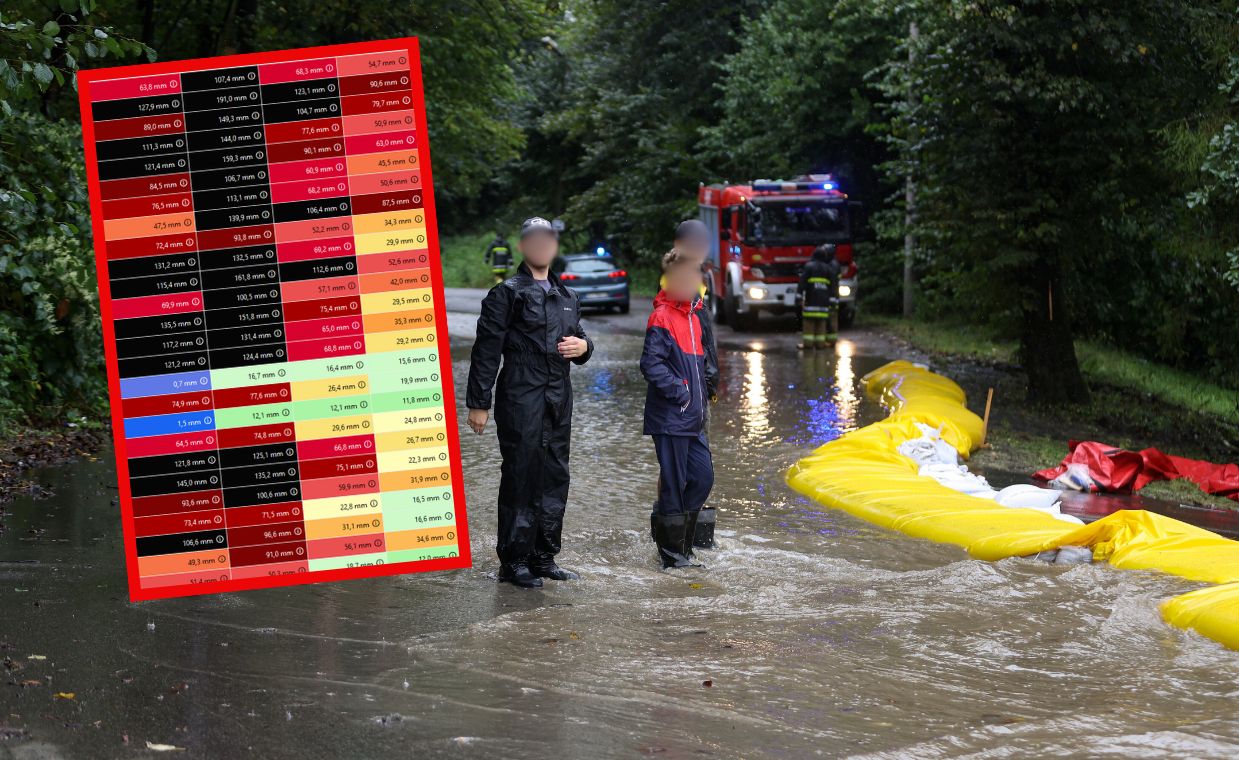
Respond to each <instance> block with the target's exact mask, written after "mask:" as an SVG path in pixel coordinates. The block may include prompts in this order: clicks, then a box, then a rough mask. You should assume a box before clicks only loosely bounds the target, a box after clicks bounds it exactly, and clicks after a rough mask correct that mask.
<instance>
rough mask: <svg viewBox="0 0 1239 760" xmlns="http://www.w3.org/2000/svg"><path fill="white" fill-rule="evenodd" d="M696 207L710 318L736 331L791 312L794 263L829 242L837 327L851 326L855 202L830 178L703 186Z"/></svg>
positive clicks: (796, 265)
mask: <svg viewBox="0 0 1239 760" xmlns="http://www.w3.org/2000/svg"><path fill="white" fill-rule="evenodd" d="M697 205H698V208H699V210H700V215H701V221H703V222H705V224H706V226H707V227H708V228H709V229H710V230H711V232H712V233H713V234H712V235H711V243H710V270H711V273H712V278H711V280H712V282H711V285H712V287H711V288H710V289H709V290H710V292H709V294H708V297H709V304H710V308H711V309H712V311H713V315H714V318H715V320H716V321H718V322H722V323H725V324H729V325H731V327H732V328H733V329H735V330H738V331H744V330H751V329H753V328H755V327H756V326H757V319H758V315H759V314H760V313H761V312H763V311H765V312H770V313H776V314H777V313H782V312H786V311H792V310H794V309H796V308H797V296H796V285H797V283H798V282H799V280H800V270H801V268H802V267H803V266H804V264H805V262H807V261H808V260H809V257H810V256H811V255H812V254H813V249H814V248H816V247H817V246H819V245H821V244H822V243H833V244H835V246H837V248H836V253H837V258H838V259H839V260H840V261H841V262H843V265H844V271H843V273H842V275H841V277H840V281H839V300H840V308H839V324H840V326H843V327H847V326H848V325H850V324H851V323H852V320H853V318H855V316H856V263H855V261H854V260H853V229H852V227H853V217H854V216H856V215H857V214H856V212H857V210H858V209H859V206H860V203H859V202H857V201H852V200H848V197H847V194H846V193H844V192H843V190H842V189H841V188H840V187H839V183H838V181H837V180H836V179H835V178H834V176H833V175H830V174H810V175H805V176H801V177H797V178H796V179H793V180H790V181H785V180H766V179H761V180H753V181H752V182H750V183H749V184H747V185H731V184H714V185H705V184H703V185H701V187H700V188H698V190H697Z"/></svg>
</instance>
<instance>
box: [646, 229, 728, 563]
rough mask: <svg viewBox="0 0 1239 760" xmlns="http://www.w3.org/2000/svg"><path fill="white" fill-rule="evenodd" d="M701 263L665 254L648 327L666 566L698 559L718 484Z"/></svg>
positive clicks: (655, 527)
mask: <svg viewBox="0 0 1239 760" xmlns="http://www.w3.org/2000/svg"><path fill="white" fill-rule="evenodd" d="M700 285H701V266H700V264H699V263H698V262H697V261H696V260H695V259H693V258H691V257H690V256H688V255H686V254H685V253H684V252H683V251H681V250H679V249H676V248H673V249H672V250H671V251H670V252H668V253H667V254H666V255H665V256H663V289H662V290H661V291H660V292H659V293H658V296H657V297H656V298H655V299H654V313H653V314H651V315H650V319H649V322H648V323H647V326H646V330H645V348H644V350H643V351H642V352H641V374H642V375H644V376H645V380H646V382H647V383H648V387H647V389H646V394H645V431H644V432H645V434H646V435H648V436H651V437H652V438H653V439H654V453H655V454H656V456H657V457H658V467H659V470H660V478H659V489H658V501H657V502H655V504H654V514H652V515H650V528H651V531H652V533H653V535H654V542H655V543H656V544H657V545H658V555H659V558H660V559H661V560H662V563H663V567H665V568H667V567H700V565H698V564H696V563H695V562H693V556H692V555H693V534H694V532H695V530H696V523H697V515H698V512H700V510H701V505H702V504H704V503H705V501H706V497H707V496H709V495H710V489H711V488H712V487H713V486H714V462H713V460H712V459H711V457H710V446H709V444H708V443H707V442H706V433H705V427H706V403H707V402H708V400H709V392H708V390H707V388H706V359H705V349H704V348H703V347H702V337H701V334H702V331H701V324H702V322H701V318H700V313H699V312H700V311H701V309H702V307H703V303H702V299H701V297H700V295H699V292H698V291H699V286H700Z"/></svg>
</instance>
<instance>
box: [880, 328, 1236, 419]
mask: <svg viewBox="0 0 1239 760" xmlns="http://www.w3.org/2000/svg"><path fill="white" fill-rule="evenodd" d="M862 322H863V324H865V325H868V326H871V327H876V328H879V329H882V330H886V331H888V332H890V333H893V334H895V335H897V336H898V337H900V338H903V339H904V340H906V341H907V342H908V343H911V344H912V345H913V346H915V347H916V348H919V349H921V350H922V351H927V352H929V353H931V354H948V355H953V356H960V357H964V358H967V359H971V360H973V361H977V362H981V363H985V364H997V365H1012V366H1014V365H1016V364H1017V356H1016V352H1017V344H1016V342H1015V341H1014V340H999V339H996V338H994V336H993V333H992V331H990V330H988V329H987V328H985V327H983V326H972V325H952V324H945V323H940V322H918V321H912V320H905V319H900V318H896V317H887V316H881V315H865V316H864V318H863V320H862ZM1076 356H1077V357H1079V361H1080V370H1081V371H1082V372H1083V373H1084V377H1085V379H1086V380H1087V381H1088V382H1089V385H1090V386H1091V387H1092V388H1093V390H1094V391H1096V390H1098V386H1109V387H1112V388H1116V389H1120V390H1124V391H1129V392H1133V393H1137V394H1139V395H1141V396H1144V397H1146V398H1151V399H1156V400H1158V401H1160V402H1162V403H1165V404H1169V405H1172V406H1177V407H1181V408H1183V409H1186V410H1189V411H1192V412H1196V413H1198V414H1204V415H1209V416H1212V417H1217V418H1218V419H1221V420H1224V421H1226V422H1229V423H1232V424H1239V390H1233V389H1230V388H1225V387H1223V386H1221V385H1218V384H1216V383H1213V382H1210V381H1208V380H1205V379H1203V378H1200V377H1197V376H1195V375H1192V374H1191V373H1188V372H1184V371H1182V370H1177V369H1174V368H1172V367H1166V366H1163V365H1160V364H1156V363H1154V362H1150V361H1148V360H1147V359H1143V358H1141V357H1139V356H1136V355H1134V354H1131V353H1129V352H1126V351H1122V350H1120V349H1117V348H1114V347H1112V346H1107V345H1104V344H1101V343H1097V342H1094V341H1077V342H1076ZM1103 395H1104V394H1103Z"/></svg>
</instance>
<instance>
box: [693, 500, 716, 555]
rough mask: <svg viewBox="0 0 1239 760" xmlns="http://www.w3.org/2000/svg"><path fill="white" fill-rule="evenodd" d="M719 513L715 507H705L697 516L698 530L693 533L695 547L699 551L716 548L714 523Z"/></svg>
mask: <svg viewBox="0 0 1239 760" xmlns="http://www.w3.org/2000/svg"><path fill="white" fill-rule="evenodd" d="M717 515H718V511H717V510H716V509H714V508H713V507H703V508H702V510H701V512H700V513H699V514H698V515H697V529H696V530H695V531H693V546H695V547H697V548H698V549H713V548H714V522H715V517H716V516H717Z"/></svg>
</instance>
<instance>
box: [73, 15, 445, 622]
mask: <svg viewBox="0 0 1239 760" xmlns="http://www.w3.org/2000/svg"><path fill="white" fill-rule="evenodd" d="M79 89H80V92H81V103H82V124H83V133H84V139H85V147H86V158H87V172H88V178H89V181H90V200H91V212H92V216H93V227H94V235H95V250H96V257H97V260H98V272H99V294H100V302H101V312H102V316H103V331H104V344H105V348H106V353H107V368H108V379H109V383H110V391H111V400H112V417H113V424H114V428H115V440H116V455H117V469H118V473H119V478H120V493H121V512H122V519H123V521H124V532H125V542H126V551H127V560H128V570H129V587H130V596H131V597H132V598H133V599H135V600H137V599H151V598H158V597H167V596H181V595H187V594H198V593H207V592H216V591H232V590H240V589H249V588H259V587H264V586H279V585H288V584H291V583H307V582H315V581H324V580H339V579H344V578H352V577H365V576H374V575H391V574H396V573H406V572H416V571H421V570H436V569H447V568H455V567H465V566H468V564H469V558H468V538H467V524H466V520H465V510H464V498H463V497H464V492H463V488H462V484H461V476H460V456H459V450H458V439H457V431H456V414H455V402H454V399H453V393H452V379H451V356H450V352H449V350H448V340H447V325H446V320H445V319H444V315H445V308H444V302H443V286H442V281H441V269H440V265H439V254H438V241H437V238H436V232H435V224H434V202H433V195H432V192H431V184H430V160H429V153H428V149H427V141H426V124H425V115H424V113H425V112H424V107H423V96H422V88H421V70H420V66H419V62H418V52H417V41H416V40H415V39H405V40H389V41H382V42H375V43H361V44H355V45H339V46H333V47H328V48H312V49H304V50H292V51H283V52H278V53H262V54H255V55H245V56H230V57H225V58H212V59H204V60H196V61H182V62H173V63H161V64H152V65H149V66H131V67H124V68H116V69H106V70H94V71H88V72H83V73H82V74H81V76H80V78H79Z"/></svg>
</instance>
